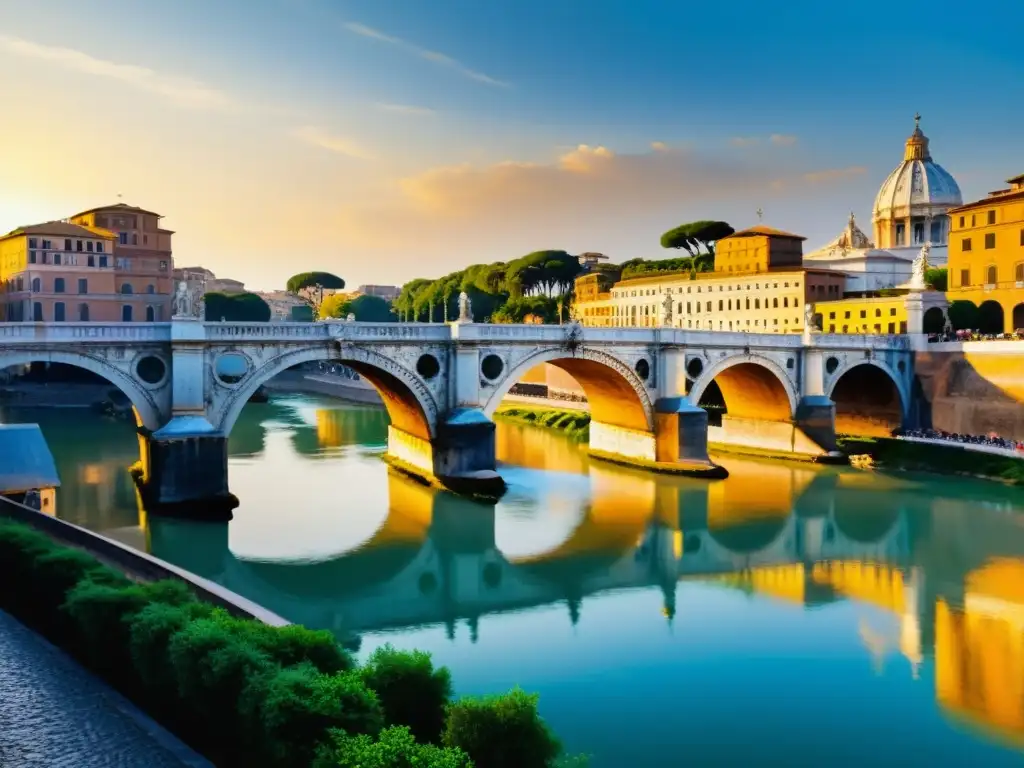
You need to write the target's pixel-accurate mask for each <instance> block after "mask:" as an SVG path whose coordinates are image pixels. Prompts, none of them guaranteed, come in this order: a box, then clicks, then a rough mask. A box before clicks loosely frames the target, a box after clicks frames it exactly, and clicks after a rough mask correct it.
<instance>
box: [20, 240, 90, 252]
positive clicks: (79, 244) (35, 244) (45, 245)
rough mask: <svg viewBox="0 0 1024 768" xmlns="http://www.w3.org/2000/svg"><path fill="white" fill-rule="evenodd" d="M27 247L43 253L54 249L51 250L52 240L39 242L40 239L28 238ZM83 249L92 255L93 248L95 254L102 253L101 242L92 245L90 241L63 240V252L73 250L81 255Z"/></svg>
mask: <svg viewBox="0 0 1024 768" xmlns="http://www.w3.org/2000/svg"><path fill="white" fill-rule="evenodd" d="M83 243H84V246H83ZM72 244H74V246H75V247H74V248H72V247H71V246H72ZM28 247H29V248H30V249H32V248H40V249H42V250H44V251H52V250H54V248H53V241H52V240H41V239H38V238H35V237H30V238H29V239H28ZM83 248H84V250H85V252H86V253H92V252H93V249H94V248H95V251H96V253H103V242H102V241H98V242H96V243H95V245H94V244H93V241H92V240H84V241H83V240H72V239H71V238H70V237H69V238H65V240H64V250H65V251H71V250H74V251H78V252H79V253H81V252H82V250H83Z"/></svg>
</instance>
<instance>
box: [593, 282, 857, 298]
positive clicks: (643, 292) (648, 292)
mask: <svg viewBox="0 0 1024 768" xmlns="http://www.w3.org/2000/svg"><path fill="white" fill-rule="evenodd" d="M764 287H765V289H771V288H778V287H779V284H778V283H771V284H769V283H765V284H764ZM782 287H783V288H789V281H786V282H784V283H783V284H782ZM793 287H794V288H799V287H800V281H799V280H796V281H794V282H793ZM819 287H820V286H819ZM833 287H834V288H835V289H836V292H838V291H839V286H838V285H836V286H829V293H831V292H832V290H831V289H832V288H833ZM706 288H707V289H708V290H707V293H714V292H715V286H713V285H708V286H706ZM734 288H735V290H737V291H760V290H761V284H760V283H754V284H749V283H748V284H747V285H737V286H732V285H719V286H718V292H719V293H723V292H725V291H732V290H734ZM682 292H683V289H682V288H679V289H678V290H676V293H682ZM686 292H687V293H693V292H694V291H693V286H687V288H686ZM696 292H697V293H700V292H701V286H699V285H698V286H697V291H696ZM661 293H672V289H671V288H665V289H664V290H658V289H657V288H641V289H640V291H639V295H640V296H657V295H659V294H661ZM637 295H638V292H637V291H636V290H633V291H628V290H620V291H612V296H614V297H616V298H625V297H633V296H637Z"/></svg>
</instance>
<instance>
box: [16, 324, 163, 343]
mask: <svg viewBox="0 0 1024 768" xmlns="http://www.w3.org/2000/svg"><path fill="white" fill-rule="evenodd" d="M170 341H171V324H170V323H0V344H3V345H4V346H7V345H34V344H81V343H101V344H106V343H111V342H114V343H118V344H131V343H139V344H152V343H155V342H164V343H170Z"/></svg>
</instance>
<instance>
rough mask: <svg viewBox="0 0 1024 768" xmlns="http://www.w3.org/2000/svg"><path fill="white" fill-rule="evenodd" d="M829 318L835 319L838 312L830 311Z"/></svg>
mask: <svg viewBox="0 0 1024 768" xmlns="http://www.w3.org/2000/svg"><path fill="white" fill-rule="evenodd" d="M828 319H829V320H835V319H836V313H835V312H829V313H828Z"/></svg>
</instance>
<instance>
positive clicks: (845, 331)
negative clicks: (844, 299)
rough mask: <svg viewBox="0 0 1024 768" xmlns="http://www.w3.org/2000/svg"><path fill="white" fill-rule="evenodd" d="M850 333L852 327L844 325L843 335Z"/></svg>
mask: <svg viewBox="0 0 1024 768" xmlns="http://www.w3.org/2000/svg"><path fill="white" fill-rule="evenodd" d="M849 332H850V326H848V325H844V326H843V333H849Z"/></svg>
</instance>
